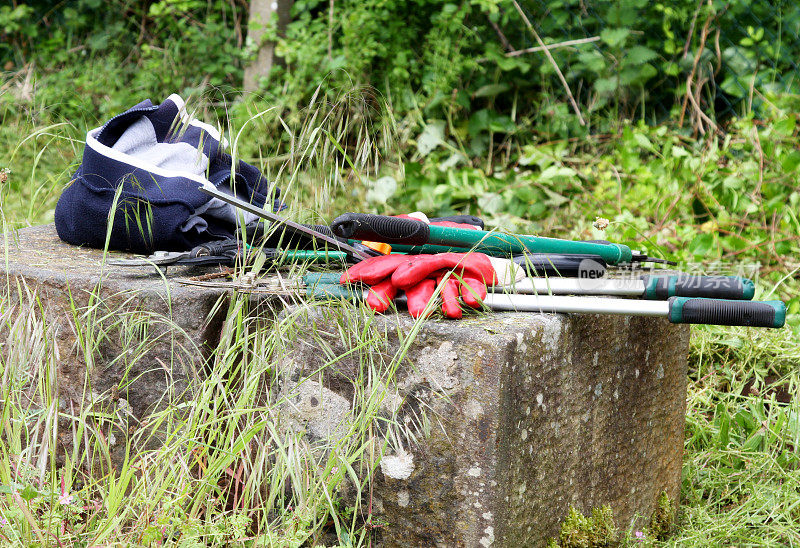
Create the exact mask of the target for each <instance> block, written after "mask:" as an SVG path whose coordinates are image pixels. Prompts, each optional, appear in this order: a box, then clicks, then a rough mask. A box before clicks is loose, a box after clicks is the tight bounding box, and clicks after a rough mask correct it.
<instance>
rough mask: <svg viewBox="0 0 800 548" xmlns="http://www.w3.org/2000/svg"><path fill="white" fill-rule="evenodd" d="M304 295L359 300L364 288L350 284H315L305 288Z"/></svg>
mask: <svg viewBox="0 0 800 548" xmlns="http://www.w3.org/2000/svg"><path fill="white" fill-rule="evenodd" d="M306 296H308V297H309V298H311V299H314V300H330V299H344V300H347V301H360V300H361V299H363V298H364V290H363V289H360V288H358V287H354V286H350V285H340V284H339V283H338V282H337V283H336V285H332V284H322V283H321V284H315V285H309V286H308V287H307V288H306Z"/></svg>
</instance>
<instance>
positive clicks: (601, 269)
mask: <svg viewBox="0 0 800 548" xmlns="http://www.w3.org/2000/svg"><path fill="white" fill-rule="evenodd" d="M514 262H515V263H517V264H518V265H520V266H521V267H523V268H525V269H526V272H527V273H528V276H530V277H532V278H541V277H544V276H561V277H564V278H581V279H597V278H602V277H603V276H605V274H606V269H607V266H608V265H607V264H606V262H605V261H604V260H603V259H602V257H599V256H597V255H562V254H558V253H552V254H548V253H527V254H525V255H516V256H515V257H514Z"/></svg>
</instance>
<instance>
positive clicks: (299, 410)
mask: <svg viewBox="0 0 800 548" xmlns="http://www.w3.org/2000/svg"><path fill="white" fill-rule="evenodd" d="M6 237H7V238H8V244H9V245H8V246H7V249H6V252H5V253H4V255H3V256H2V259H3V260H0V283H2V286H0V290H2V293H3V294H4V295H5V296H6V297H10V298H11V300H12V302H14V303H15V306H14V308H13V310H12V309H11V308H9V307H8V306H7V307H6V310H7V315H8V317H7V318H5V321H4V325H5V326H6V327H5V328H3V327H0V340H2V339H3V337H12V336H16V335H15V332H12V331H14V329H16V328H15V327H14V326H17V325H19V326H22V325H23V324H24V322H25V321H28V320H27V318H31V321H33V320H34V319H35V318H42V319H44V320H45V322H44V324H46V325H47V326H48V329H49V331H48V335H47V336H48V337H50V338H51V340H53V341H54V350H53V356H51V357H50V358H48V359H50V360H51V362H52V367H54V368H55V370H56V384H57V386H56V389H57V391H58V392H59V394H60V402H59V404H60V405H61V406H62V407H63V410H64V411H67V410H69V409H70V405H75V406H78V405H84V404H85V403H86V402H84V401H81V400H82V399H85V398H86V397H87V394H89V397H90V398H91V399H95V400H97V401H96V402H90V404H92V405H94V404H98V405H103V406H106V408H107V409H109V410H110V411H112V412H115V413H125V414H129V415H130V416H131V417H132V421H133V422H135V420H134V419H135V418H136V417H138V418H141V417H144V416H146V415H147V413H148V412H149V411H150V410H152V409H154V408H157V407H159V406H160V405H164V404H168V403H175V402H178V401H185V399H186V398H190V397H191V390H192V387H193V385H194V383H195V381H196V380H198V379H201V378H202V377H203V375H205V374H206V373H207V369H206V367H207V364H206V363H205V360H204V355H205V352H206V351H207V349H208V348H211V347H214V346H215V345H216V343H217V341H218V340H219V337H220V332H221V329H222V322H223V320H224V315H219V314H216V315H214V314H212V312H213V311H214V310H216V308H215V305H216V304H217V303H218V301H219V299H220V298H225V295H224V292H222V291H220V290H212V289H205V288H199V287H187V286H181V285H179V284H176V283H174V282H172V281H170V279H169V278H168V279H163V278H162V277H161V276H157V275H154V274H153V273H152V271H148V270H146V269H145V270H141V269H133V270H129V269H122V268H119V267H116V268H115V267H108V266H102V265H103V260H102V259H103V258H102V253H101V252H100V251H97V250H91V249H81V248H76V247H73V246H69V245H67V244H64V243H62V242H60V241H59V240H58V238H57V236H56V234H55V231H54V229H53V227H52V226H45V227H34V228H28V229H24V230H20V231H17V232H15V233H12V234H9V235H7V236H6ZM186 274H188V272H186V271H183V270H182V269H175V270H173V271H171V272H170V278H171V277H172V276H174V275H186ZM101 282H102V283H101ZM257 301H258V305H259V306H260V312H261V313H262V314H263V316H264V317H265V321H266V325H267V326H268V325H269V321H270V319H272V318H275V316H276V315H277V316H278V317H279V318H286V317H287V316H288V315H291V317H292V319H293V322H292V325H293V332H292V334H291V336H286V337H284V339H285V341H284V344H285V348H283V349H282V351H281V352H279V353H278V355H279V356H281V360H280V363H279V364H277V366H276V369H277V372H278V375H277V382H274V384H273V385H272V386H271V390H274V391H277V392H276V393H277V395H278V397H277V398H276V401H280V402H281V403H280V407H279V411H280V415H281V416H282V417H281V424H282V425H285V426H286V427H287V428H293V429H297V430H298V431H300V430H302V431H303V432H305V435H306V437H307V438H308V440H309V441H311V442H314V441H317V440H322V441H324V440H330V439H336V438H338V437H342V436H345V435H346V433H347V431H348V429H349V428H350V425H351V424H352V423H351V421H353V420H354V417H356V416H357V415H358V413H362V414H363V409H362V407H363V406H364V405H365V403H364V402H363V401H361V399H360V396H359V394H360V395H362V396H363V394H364V390H365V389H368V390H369V391H370V393H371V394H373V397H374V398H377V399H374V401H373V403H375V405H376V408H375V410H374V412H375V416H376V418H377V419H378V420H376V421H375V423H374V428H373V429H372V430H371V432H374V436H375V440H374V441H373V442H372V443H374V446H375V449H376V451H375V454H377V455H381V454H382V455H383V458H382V459H381V461H380V463H379V464H377V463H373V464H376V465H375V466H374V468H375V470H376V472H375V476H373V478H374V482H373V489H372V490H371V496H372V500H371V501H370V502H371V505H370V507H371V508H372V509H373V510H374V512H375V518H376V520H377V521H378V522H381V523H384V524H385V525H384V526H383V527H380V528H379V529H375V531H376V535H377V536H376V539H375V540H376V541H377V543H378V544H380V545H383V546H387V547H388V546H470V547H472V546H476V547H480V546H490V545H491V546H540V545H542V544H544V543H545V542H546V540H547V539H548V538H550V537H552V536H554V535H556V534H557V532H558V528H559V525H560V523H561V522H562V521H563V519H564V517H565V516H566V513H567V509H568V507H569V505H574V506H575V507H577V508H578V509H579V510H582V511H583V512H584V513H588V512H589V511H591V509H592V508H595V507H599V506H602V505H603V504H609V505H610V506H611V507H612V509H613V510H614V515H615V521H616V523H617V524H618V526H620V527H622V528H626V527H627V526H628V524H629V523H630V521H631V520H632V519H633V518H634V516H635V515H637V514H638V515H641V516H644V517H645V518H646V517H649V515H650V514H651V513H652V512H653V510H654V509H655V504H656V499H657V497H658V495H659V494H660V493H661V492H662V491H666V492H667V494H668V495H669V496H670V498H672V499H673V500H677V499H678V497H679V486H680V476H681V456H682V448H683V427H684V411H685V391H686V357H687V354H688V340H689V329H688V326H681V325H672V324H670V323H668V322H667V321H666V320H662V319H654V318H626V317H614V316H599V315H552V314H511V313H502V314H488V315H471V316H468V317H466V318H465V319H464V320H461V321H447V320H433V321H427V322H422V323H415V322H414V321H413V320H412V319H411V318H409V317H408V316H407V315H405V314H401V315H393V314H387V315H384V316H380V315H379V316H372V315H371V314H365V315H354V314H343V313H342V309H341V307H324V306H315V307H306V306H303V305H293V306H289V307H287V308H283V306H284V305H283V303H281V302H280V301H279V300H277V299H274V298H271V297H259V298H257ZM221 310H223V311H224V310H225V307H224V306H223V307H222V308H221ZM281 310H282V312H281ZM20 329H21V328H20ZM21 332H22V330H20V331H19V333H21ZM19 333H17V334H19ZM79 333H81V334H83V333H90V334H92V335H91V337H89V339H87V338H86V337H83V336H78V334H79ZM145 333H146V334H147V336H143V334H145ZM154 335H155V336H154ZM137 340H141V341H149V342H148V343H147V345H145V346H143V347H141V348H139V350H138V351H136V352H135V353H134V354H132V355H126V354H124V353H122V352H121V349H122V348H131V345H130V344H129V343H130V342H131V341H137ZM134 347H135V345H134ZM0 351H3V347H2V345H0ZM33 358H35V357H32V359H33ZM36 359H38V358H36ZM32 367H33V365H32ZM376 372H377V373H379V374H375V373H376ZM265 382H267V381H266V380H265ZM87 383H88V384H87ZM86 386H88V387H89V390H88V391H87V390H86V388H85V387H86ZM31 390H32V393H31V397H32V398H33V397H34V396H35V395H34V394H33V389H31ZM133 422H132V424H133ZM70 436H71V434H70V429H69V427H68V425H61V426H60V427H59V435H58V439H57V440H56V442H57V443H59V444H61V445H62V446H63V449H65V450H68V449H69V448H70V447H71V443H72V442H71V439H70ZM121 445H123V444H121ZM321 445H322V446H324V445H325V444H321ZM121 456H122V455H121V454H120V455H118V457H119V458H121ZM369 466H370V463H367V466H362V467H360V468H359V469H360V470H368V469H369ZM364 507H365V508H366V505H365V506H364Z"/></svg>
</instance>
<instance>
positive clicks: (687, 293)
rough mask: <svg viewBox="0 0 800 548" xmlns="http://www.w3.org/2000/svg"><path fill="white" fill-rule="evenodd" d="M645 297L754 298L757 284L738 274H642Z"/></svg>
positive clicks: (663, 298)
mask: <svg viewBox="0 0 800 548" xmlns="http://www.w3.org/2000/svg"><path fill="white" fill-rule="evenodd" d="M641 279H642V281H643V282H644V285H645V294H644V298H646V299H658V300H662V301H665V300H667V299H668V298H670V297H707V298H713V299H738V300H747V301H749V300H750V299H752V298H753V294H754V293H755V285H754V284H753V282H752V281H750V280H748V279H747V278H740V277H738V276H689V275H688V274H677V275H667V276H664V275H660V276H642V277H641Z"/></svg>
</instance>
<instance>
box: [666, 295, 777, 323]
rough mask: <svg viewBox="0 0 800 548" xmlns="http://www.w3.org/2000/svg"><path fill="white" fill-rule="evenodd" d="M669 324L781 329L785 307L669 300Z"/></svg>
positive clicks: (768, 303) (757, 302) (688, 299)
mask: <svg viewBox="0 0 800 548" xmlns="http://www.w3.org/2000/svg"><path fill="white" fill-rule="evenodd" d="M669 321H671V322H672V323H705V324H713V325H744V326H749V327H776V328H777V327H783V325H784V323H786V305H785V304H783V303H782V302H781V301H727V300H722V299H700V298H693V297H670V299H669Z"/></svg>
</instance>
